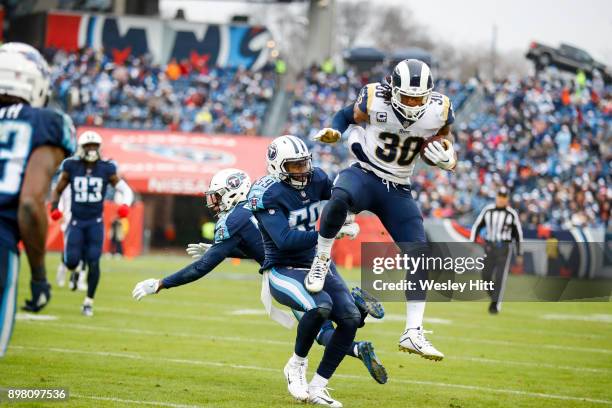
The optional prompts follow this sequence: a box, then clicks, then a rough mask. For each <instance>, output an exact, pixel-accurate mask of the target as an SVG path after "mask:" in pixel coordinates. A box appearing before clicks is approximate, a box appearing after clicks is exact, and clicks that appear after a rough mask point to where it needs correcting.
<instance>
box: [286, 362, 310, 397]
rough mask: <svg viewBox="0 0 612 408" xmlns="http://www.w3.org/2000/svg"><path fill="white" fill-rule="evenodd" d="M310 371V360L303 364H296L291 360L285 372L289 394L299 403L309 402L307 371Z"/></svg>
mask: <svg viewBox="0 0 612 408" xmlns="http://www.w3.org/2000/svg"><path fill="white" fill-rule="evenodd" d="M307 369H308V360H307V359H306V360H304V361H303V362H302V363H294V362H293V361H292V359H289V361H288V362H287V364H285V368H284V369H283V372H284V373H285V379H286V380H287V389H288V390H289V394H291V395H292V396H293V398H295V399H297V400H298V401H307V400H308V381H306V370H307Z"/></svg>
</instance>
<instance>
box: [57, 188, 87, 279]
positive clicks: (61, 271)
mask: <svg viewBox="0 0 612 408" xmlns="http://www.w3.org/2000/svg"><path fill="white" fill-rule="evenodd" d="M57 208H58V209H59V210H60V211H61V213H62V224H61V226H60V229H61V231H62V235H63V236H64V237H65V236H66V230H67V229H68V225H69V224H70V217H71V212H70V186H67V187H66V188H65V189H64V192H63V193H62V196H61V197H60V200H59V204H58V207H57ZM64 247H65V245H64ZM60 255H61V256H60V258H61V259H60V262H59V265H58V266H57V274H56V282H57V286H59V287H60V288H63V287H64V286H65V285H66V270H67V267H66V265H65V264H64V253H63V252H62V253H61V254H60ZM75 272H76V273H75V274H74V276H71V277H70V282H69V287H70V290H76V289H77V288H78V289H79V290H81V291H86V290H87V282H86V278H87V271H86V270H85V263H84V262H83V258H81V261H79V265H78V266H77V268H76V271H75ZM77 277H78V282H76V281H75V279H76V278H77Z"/></svg>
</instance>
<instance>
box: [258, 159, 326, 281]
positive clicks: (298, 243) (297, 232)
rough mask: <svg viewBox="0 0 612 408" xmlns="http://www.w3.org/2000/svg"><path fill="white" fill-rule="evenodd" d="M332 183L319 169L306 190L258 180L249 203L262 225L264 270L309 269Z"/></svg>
mask: <svg viewBox="0 0 612 408" xmlns="http://www.w3.org/2000/svg"><path fill="white" fill-rule="evenodd" d="M331 188H332V182H331V180H330V179H329V177H327V174H325V172H324V171H323V170H321V169H319V168H315V169H314V174H313V176H312V181H311V182H310V183H309V184H308V185H307V186H306V188H305V189H303V190H297V189H295V188H293V187H291V186H290V185H289V184H287V183H284V182H282V181H280V180H279V179H277V178H275V177H272V176H265V177H263V178H261V179H259V180H258V181H257V182H256V183H255V184H253V187H251V191H250V192H249V196H248V202H249V204H250V206H251V211H253V212H254V214H255V217H256V218H257V221H258V223H259V230H260V232H261V235H262V238H263V243H264V250H265V251H266V259H265V261H264V264H263V266H262V268H261V271H264V270H266V269H269V268H271V267H273V266H277V267H283V266H292V267H310V264H311V263H312V259H313V258H314V256H315V252H316V245H317V237H318V234H317V231H316V230H315V227H316V224H317V221H318V220H319V216H320V215H321V211H322V210H323V207H324V205H325V202H326V201H327V200H329V198H330V196H331Z"/></svg>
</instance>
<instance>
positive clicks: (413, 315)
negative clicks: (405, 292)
mask: <svg viewBox="0 0 612 408" xmlns="http://www.w3.org/2000/svg"><path fill="white" fill-rule="evenodd" d="M424 314H425V302H424V301H408V302H406V330H408V329H416V328H418V327H421V326H423V315H424Z"/></svg>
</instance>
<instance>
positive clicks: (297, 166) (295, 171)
mask: <svg viewBox="0 0 612 408" xmlns="http://www.w3.org/2000/svg"><path fill="white" fill-rule="evenodd" d="M282 168H283V172H281V178H282V180H283V181H284V182H286V183H288V184H290V185H291V186H292V187H295V188H297V189H298V190H302V189H304V188H306V186H307V185H308V183H310V180H311V179H312V173H313V171H312V159H311V157H310V155H309V156H307V157H302V158H298V159H288V160H285V161H284V162H283V164H282Z"/></svg>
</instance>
